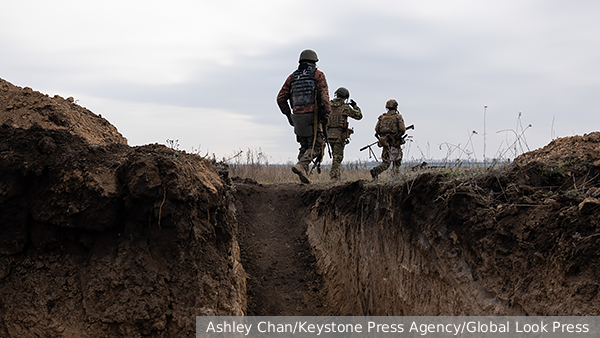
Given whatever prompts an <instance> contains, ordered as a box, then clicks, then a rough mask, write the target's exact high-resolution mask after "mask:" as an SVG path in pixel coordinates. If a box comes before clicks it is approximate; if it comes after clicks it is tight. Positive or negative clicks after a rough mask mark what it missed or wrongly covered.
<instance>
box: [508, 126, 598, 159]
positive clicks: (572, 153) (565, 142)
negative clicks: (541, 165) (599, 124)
mask: <svg viewBox="0 0 600 338" xmlns="http://www.w3.org/2000/svg"><path fill="white" fill-rule="evenodd" d="M572 160H579V161H581V162H582V163H584V162H591V163H594V165H595V166H600V162H598V161H600V132H593V133H589V134H585V135H583V136H572V137H565V138H560V139H556V140H554V141H552V142H550V144H548V145H546V146H545V147H543V148H540V149H536V150H533V151H530V152H528V153H525V154H523V155H521V156H519V157H517V158H516V159H515V162H517V163H518V164H519V165H524V164H526V163H529V162H534V161H537V162H546V163H548V162H569V161H572Z"/></svg>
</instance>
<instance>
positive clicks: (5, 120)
mask: <svg viewBox="0 0 600 338" xmlns="http://www.w3.org/2000/svg"><path fill="white" fill-rule="evenodd" d="M1 88H2V89H1V90H0V107H2V109H4V110H3V111H2V115H1V118H2V125H1V126H0V209H1V210H2V212H1V213H0V227H1V233H2V236H1V237H0V336H1V337H101V336H112V337H116V336H127V337H141V336H162V337H182V336H192V335H194V333H195V316H197V315H241V314H243V313H244V312H245V309H246V296H245V294H246V290H245V283H246V280H245V277H246V275H245V272H244V270H243V268H242V266H241V264H240V263H239V261H240V254H239V246H238V244H237V240H236V222H235V214H234V210H235V204H234V199H233V197H232V195H231V191H230V188H229V187H228V186H226V185H225V184H223V182H225V181H226V172H224V171H221V172H219V171H218V170H216V169H215V167H216V166H215V164H214V163H211V162H210V161H209V160H207V159H204V158H202V157H200V156H197V155H192V154H186V153H184V152H179V151H174V150H172V149H169V148H167V147H165V146H161V145H156V144H155V145H146V146H142V147H134V148H132V147H129V146H127V145H126V141H125V139H124V138H123V137H122V136H121V135H120V134H119V133H118V132H117V130H116V128H114V127H113V126H111V125H110V124H108V122H107V121H106V120H104V119H102V118H101V117H99V116H96V115H94V114H93V113H91V112H89V111H87V110H86V109H84V108H81V107H79V106H77V105H76V104H74V103H72V102H69V100H63V99H60V98H57V97H55V98H48V97H46V96H45V95H42V94H40V93H36V92H33V91H31V90H29V89H27V88H24V89H19V88H17V87H14V86H11V85H9V84H7V83H6V82H2V84H1Z"/></svg>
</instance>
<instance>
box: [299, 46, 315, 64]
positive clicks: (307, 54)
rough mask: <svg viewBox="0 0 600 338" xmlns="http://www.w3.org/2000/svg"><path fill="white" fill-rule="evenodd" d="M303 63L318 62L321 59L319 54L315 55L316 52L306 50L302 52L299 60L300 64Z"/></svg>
mask: <svg viewBox="0 0 600 338" xmlns="http://www.w3.org/2000/svg"><path fill="white" fill-rule="evenodd" d="M302 61H310V62H317V61H319V58H318V57H317V53H315V51H314V50H312V49H305V50H303V51H302V53H300V59H299V60H298V62H302Z"/></svg>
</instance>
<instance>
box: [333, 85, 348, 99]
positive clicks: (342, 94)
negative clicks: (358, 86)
mask: <svg viewBox="0 0 600 338" xmlns="http://www.w3.org/2000/svg"><path fill="white" fill-rule="evenodd" d="M334 94H335V96H337V97H339V98H341V99H347V98H349V97H350V91H348V89H346V88H344V87H340V88H338V89H337V90H336V91H335V93H334Z"/></svg>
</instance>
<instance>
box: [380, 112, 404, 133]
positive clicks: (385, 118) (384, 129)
mask: <svg viewBox="0 0 600 338" xmlns="http://www.w3.org/2000/svg"><path fill="white" fill-rule="evenodd" d="M378 129H379V130H376V132H377V133H378V134H380V135H383V134H395V133H397V132H398V131H399V130H398V121H397V120H396V115H387V114H384V115H382V116H381V120H380V123H379V128H378Z"/></svg>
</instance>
